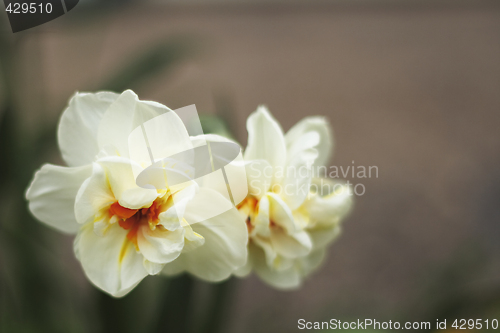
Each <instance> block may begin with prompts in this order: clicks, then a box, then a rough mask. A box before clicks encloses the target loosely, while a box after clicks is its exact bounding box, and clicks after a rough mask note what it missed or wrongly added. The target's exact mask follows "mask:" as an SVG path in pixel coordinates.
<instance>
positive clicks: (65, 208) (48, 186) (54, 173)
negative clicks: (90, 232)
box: [26, 164, 92, 233]
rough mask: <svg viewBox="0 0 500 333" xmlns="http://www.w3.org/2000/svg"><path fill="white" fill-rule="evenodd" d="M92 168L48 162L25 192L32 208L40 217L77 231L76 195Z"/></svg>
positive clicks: (48, 222)
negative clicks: (71, 166)
mask: <svg viewBox="0 0 500 333" xmlns="http://www.w3.org/2000/svg"><path fill="white" fill-rule="evenodd" d="M91 172H92V167H91V165H88V166H83V167H77V168H66V167H60V166H55V165H51V164H45V165H44V166H43V167H42V168H41V169H40V170H39V171H38V172H37V173H36V174H35V178H34V179H33V182H32V183H31V186H30V187H29V188H28V191H27V192H26V198H27V199H28V201H29V208H30V210H31V212H32V213H33V215H35V217H36V218H37V219H39V220H40V221H42V222H44V223H46V224H48V225H49V226H51V227H53V228H56V229H57V230H60V231H62V232H65V233H76V232H77V231H78V229H79V227H80V226H79V225H78V223H77V222H76V218H75V211H74V205H75V198H76V195H77V192H78V189H79V188H80V187H81V186H82V183H83V182H84V181H85V179H86V178H88V177H90V174H91Z"/></svg>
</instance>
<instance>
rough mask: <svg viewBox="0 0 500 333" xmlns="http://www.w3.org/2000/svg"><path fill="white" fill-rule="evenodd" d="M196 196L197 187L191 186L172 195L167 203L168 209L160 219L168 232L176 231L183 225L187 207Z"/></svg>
mask: <svg viewBox="0 0 500 333" xmlns="http://www.w3.org/2000/svg"><path fill="white" fill-rule="evenodd" d="M195 194H196V187H195V186H193V185H190V186H188V187H186V188H184V189H182V190H180V191H178V192H176V193H174V194H172V195H171V196H170V197H169V198H168V200H167V203H166V209H165V211H163V212H162V213H161V214H160V215H159V216H158V217H159V219H160V223H161V225H163V226H164V227H165V228H167V229H168V230H176V229H177V228H180V227H181V225H182V219H183V218H184V215H185V211H186V206H187V205H188V203H189V201H190V200H192V199H193V197H194V196H195Z"/></svg>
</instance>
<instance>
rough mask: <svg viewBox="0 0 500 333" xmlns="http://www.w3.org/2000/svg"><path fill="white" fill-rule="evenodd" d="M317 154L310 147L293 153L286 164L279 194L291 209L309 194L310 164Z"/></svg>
mask: <svg viewBox="0 0 500 333" xmlns="http://www.w3.org/2000/svg"><path fill="white" fill-rule="evenodd" d="M317 156H318V152H317V151H316V149H314V148H310V149H307V150H304V151H302V152H301V153H300V154H298V155H295V157H294V158H292V160H291V161H289V163H288V164H287V166H286V172H285V175H284V178H283V182H282V185H281V188H280V190H281V193H280V195H281V197H282V198H283V200H284V201H285V202H286V203H287V204H288V207H290V209H291V210H295V209H297V208H298V207H299V206H300V205H302V203H303V202H304V200H305V199H306V197H307V195H308V194H309V189H310V187H311V179H312V176H313V170H312V164H313V163H314V160H315V159H316V157H317Z"/></svg>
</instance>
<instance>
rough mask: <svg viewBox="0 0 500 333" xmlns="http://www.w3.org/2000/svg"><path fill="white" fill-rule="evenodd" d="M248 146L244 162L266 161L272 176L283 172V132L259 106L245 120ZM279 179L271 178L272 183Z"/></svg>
mask: <svg viewBox="0 0 500 333" xmlns="http://www.w3.org/2000/svg"><path fill="white" fill-rule="evenodd" d="M247 131H248V145H247V148H246V150H245V154H244V158H245V161H251V160H266V161H268V162H269V164H270V165H271V166H272V167H273V169H274V171H273V172H274V174H276V173H279V172H280V169H281V172H282V171H283V167H284V165H285V162H286V145H285V137H284V136H283V130H282V129H281V126H280V125H279V124H278V122H277V121H276V120H275V119H274V118H273V117H272V116H271V114H270V113H269V111H268V110H267V109H266V108H265V107H263V106H261V107H259V108H258V109H257V111H255V112H254V113H252V114H251V115H250V117H248V120H247ZM278 178H279V177H274V178H273V183H274V182H278V181H279V179H278Z"/></svg>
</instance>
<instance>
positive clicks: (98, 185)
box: [74, 163, 116, 229]
mask: <svg viewBox="0 0 500 333" xmlns="http://www.w3.org/2000/svg"><path fill="white" fill-rule="evenodd" d="M92 166H93V168H92V175H91V176H90V177H89V178H87V179H86V180H85V182H84V183H83V184H82V186H81V187H80V189H79V191H78V194H77V195H76V200H75V202H74V215H75V217H76V221H77V222H78V223H80V224H84V223H87V222H90V221H92V220H96V221H95V222H96V223H98V226H97V229H105V228H106V227H107V224H108V221H109V216H99V214H100V213H101V211H102V210H103V209H104V208H107V207H109V206H110V205H111V204H113V203H114V202H115V201H116V199H115V197H114V195H113V192H111V189H110V188H109V185H108V181H107V179H106V174H105V172H104V169H103V168H102V167H101V166H100V165H99V164H98V163H94V164H93V165H92ZM96 215H97V216H96Z"/></svg>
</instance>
